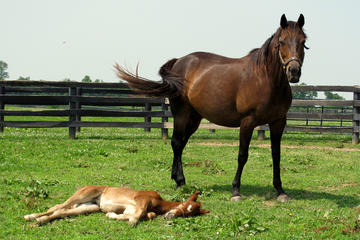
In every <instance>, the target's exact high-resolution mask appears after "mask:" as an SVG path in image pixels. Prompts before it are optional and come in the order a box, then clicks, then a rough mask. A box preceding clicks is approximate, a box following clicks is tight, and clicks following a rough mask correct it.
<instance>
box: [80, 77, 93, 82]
mask: <svg viewBox="0 0 360 240" xmlns="http://www.w3.org/2000/svg"><path fill="white" fill-rule="evenodd" d="M81 82H88V83H91V82H92V80H91V78H90V77H89V76H88V75H85V77H84V78H83V79H82V80H81Z"/></svg>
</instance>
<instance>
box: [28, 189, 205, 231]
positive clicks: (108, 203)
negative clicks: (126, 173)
mask: <svg viewBox="0 0 360 240" xmlns="http://www.w3.org/2000/svg"><path fill="white" fill-rule="evenodd" d="M199 193H200V192H199V191H196V192H194V193H193V195H191V197H190V199H189V200H188V201H186V202H170V201H165V200H163V199H162V198H161V196H160V195H159V194H158V193H157V192H155V191H136V190H132V189H130V188H121V187H109V186H85V187H82V188H80V189H79V190H78V191H76V192H75V194H74V195H72V196H71V197H70V198H69V199H68V200H66V201H65V202H64V203H62V204H58V205H56V206H54V207H52V208H50V209H49V210H48V211H47V212H44V213H33V214H30V215H25V216H24V218H25V220H27V221H31V220H36V222H37V223H38V224H39V225H42V224H45V223H48V222H50V221H52V220H54V219H58V218H65V217H67V216H77V215H80V214H87V213H93V212H104V213H106V217H108V218H112V219H117V220H129V224H130V225H132V226H134V225H136V224H137V222H138V221H139V220H140V219H141V218H145V219H153V218H155V217H156V215H159V214H165V215H164V217H165V218H168V219H170V218H174V217H190V216H197V215H202V214H206V213H209V211H208V210H204V209H201V203H200V202H196V199H197V197H198V195H199Z"/></svg>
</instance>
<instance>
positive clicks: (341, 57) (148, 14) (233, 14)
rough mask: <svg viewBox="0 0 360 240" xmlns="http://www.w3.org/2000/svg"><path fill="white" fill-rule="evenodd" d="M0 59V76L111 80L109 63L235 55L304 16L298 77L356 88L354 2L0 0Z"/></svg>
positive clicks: (154, 65)
mask: <svg viewBox="0 0 360 240" xmlns="http://www.w3.org/2000/svg"><path fill="white" fill-rule="evenodd" d="M0 3H1V14H0V20H1V23H2V31H1V33H2V34H1V38H0V60H2V61H5V62H7V63H8V72H9V75H10V79H17V78H18V77H19V76H24V77H27V76H29V77H30V78H31V79H32V80H56V81H58V80H63V79H64V78H70V79H72V80H76V81H80V80H81V79H82V78H83V77H84V76H85V75H89V76H90V77H91V78H92V79H94V80H95V79H101V80H103V81H105V82H117V81H118V79H117V78H116V76H115V74H114V71H113V67H112V65H113V64H114V63H115V62H118V63H119V64H122V65H126V66H128V68H129V69H135V67H136V64H137V63H138V62H139V64H140V65H139V72H140V74H141V75H143V76H145V77H148V78H151V79H154V80H158V79H159V76H158V75H157V72H158V69H159V67H160V66H161V65H162V64H163V63H164V62H165V61H167V60H168V59H171V58H173V57H181V56H183V55H186V54H188V53H191V52H194V51H208V52H214V53H217V54H221V55H225V56H229V57H242V56H244V55H246V54H247V53H248V52H249V51H250V50H251V49H253V48H255V47H259V46H261V45H262V44H263V42H264V41H265V40H266V39H267V38H268V37H269V36H270V35H271V34H272V33H274V32H275V31H276V29H277V28H278V27H279V22H280V17H281V15H282V14H283V13H285V14H286V16H287V18H288V19H289V20H294V21H296V20H297V18H298V16H299V14H300V13H303V14H304V16H305V26H304V29H305V31H306V33H307V35H308V42H307V45H308V46H309V47H310V50H308V51H306V56H305V61H304V66H303V75H302V78H301V82H304V83H306V84H308V85H360V78H359V75H360V74H359V73H360V67H359V66H358V65H359V55H360V49H359V48H360V44H359V43H360V31H359V29H360V17H359V15H358V14H359V11H360V1H356V0H348V1H335V0H331V1H323V0H320V1H313V0H302V1H290V0H289V1H279V0H274V1H265V0H264V1H257V0H254V1H236V0H229V1H212V0H207V1H204V0H200V1H193V0H182V1H170V0H156V1H155V0H154V1H146V0H143V1H140V0H104V1H100V0H76V1H73V0H62V1H55V0H53V1H49V0H28V1H24V0H0Z"/></svg>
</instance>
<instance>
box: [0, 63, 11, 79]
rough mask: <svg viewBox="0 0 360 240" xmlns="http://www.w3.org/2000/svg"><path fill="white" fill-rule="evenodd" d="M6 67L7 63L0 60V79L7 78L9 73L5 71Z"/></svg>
mask: <svg viewBox="0 0 360 240" xmlns="http://www.w3.org/2000/svg"><path fill="white" fill-rule="evenodd" d="M7 68H8V65H7V63H6V62H3V61H0V80H5V79H6V78H9V73H8V72H6V70H7Z"/></svg>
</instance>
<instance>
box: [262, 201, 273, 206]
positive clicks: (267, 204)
mask: <svg viewBox="0 0 360 240" xmlns="http://www.w3.org/2000/svg"><path fill="white" fill-rule="evenodd" d="M263 203H264V205H265V206H267V207H274V206H275V205H276V202H275V201H263Z"/></svg>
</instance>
